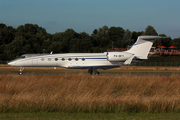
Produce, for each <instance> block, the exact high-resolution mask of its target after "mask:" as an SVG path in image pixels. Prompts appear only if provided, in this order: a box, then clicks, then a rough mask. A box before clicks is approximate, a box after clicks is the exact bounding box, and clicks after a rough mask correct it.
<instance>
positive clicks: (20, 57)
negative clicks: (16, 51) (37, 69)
mask: <svg viewBox="0 0 180 120" xmlns="http://www.w3.org/2000/svg"><path fill="white" fill-rule="evenodd" d="M23 58H25V56H22V55H21V56H19V57H18V58H17V59H23Z"/></svg>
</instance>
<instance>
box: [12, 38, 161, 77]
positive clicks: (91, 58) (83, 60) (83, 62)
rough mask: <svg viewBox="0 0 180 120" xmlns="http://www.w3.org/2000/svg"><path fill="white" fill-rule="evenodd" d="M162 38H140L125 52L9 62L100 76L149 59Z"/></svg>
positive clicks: (41, 56)
mask: <svg viewBox="0 0 180 120" xmlns="http://www.w3.org/2000/svg"><path fill="white" fill-rule="evenodd" d="M156 38H164V37H160V36H139V37H138V39H137V41H136V42H135V43H134V45H133V46H132V47H131V48H130V49H129V50H127V51H123V52H104V53H64V54H46V55H44V54H24V55H21V56H20V57H19V58H17V59H15V60H13V61H11V62H9V63H8V64H9V65H11V66H16V67H21V68H20V74H22V71H23V69H24V67H64V68H70V69H88V73H90V74H99V72H98V71H97V69H104V70H105V69H110V68H115V67H120V66H121V65H128V64H131V62H137V61H139V60H144V59H147V56H148V53H149V50H150V48H151V47H152V44H153V41H154V39H156Z"/></svg>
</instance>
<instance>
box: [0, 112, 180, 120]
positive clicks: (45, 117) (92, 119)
mask: <svg viewBox="0 0 180 120" xmlns="http://www.w3.org/2000/svg"><path fill="white" fill-rule="evenodd" d="M0 119H2V120H16V119H18V120H24V119H25V120H31V119H33V120H157V119H158V120H178V119H180V114H179V113H166V114H165V113H156V114H150V113H109V114H105V113H103V114H101V113H99V114H95V113H55V112H54V113H46V112H43V113H3V114H0Z"/></svg>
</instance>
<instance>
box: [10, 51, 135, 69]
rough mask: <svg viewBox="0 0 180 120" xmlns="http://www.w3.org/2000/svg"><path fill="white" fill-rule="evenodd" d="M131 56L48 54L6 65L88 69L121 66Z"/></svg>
mask: <svg viewBox="0 0 180 120" xmlns="http://www.w3.org/2000/svg"><path fill="white" fill-rule="evenodd" d="M131 55H132V54H130V53H126V52H108V53H107V52H104V53H66V54H49V55H42V56H35V57H27V58H26V57H25V58H20V59H16V60H14V61H11V62H10V63H8V64H9V65H12V66H17V67H65V68H88V67H91V66H92V67H98V66H99V68H101V66H111V65H121V64H122V63H123V62H124V61H125V60H126V59H128V58H129V57H130V56H131Z"/></svg>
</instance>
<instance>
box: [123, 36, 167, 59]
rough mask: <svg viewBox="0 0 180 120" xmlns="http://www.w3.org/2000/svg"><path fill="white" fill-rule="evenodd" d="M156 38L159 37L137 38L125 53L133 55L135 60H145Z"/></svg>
mask: <svg viewBox="0 0 180 120" xmlns="http://www.w3.org/2000/svg"><path fill="white" fill-rule="evenodd" d="M157 38H165V37H161V36H139V37H138V39H137V41H136V42H135V43H134V45H133V46H132V47H131V48H130V49H129V50H128V51H126V52H128V53H131V54H134V57H135V58H136V59H147V56H148V53H149V51H150V49H151V47H152V45H153V42H154V40H155V39H157Z"/></svg>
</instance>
